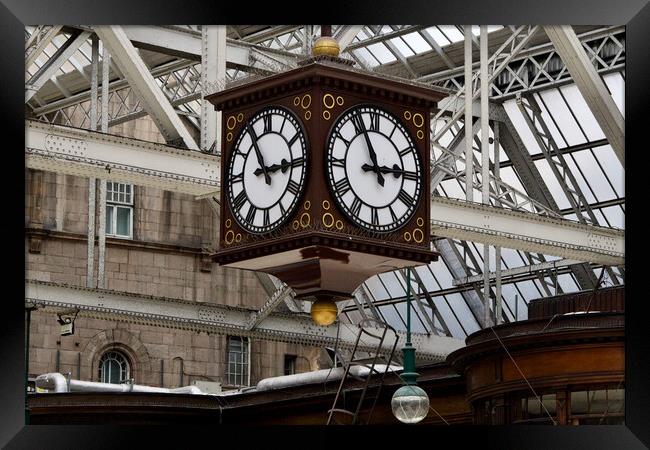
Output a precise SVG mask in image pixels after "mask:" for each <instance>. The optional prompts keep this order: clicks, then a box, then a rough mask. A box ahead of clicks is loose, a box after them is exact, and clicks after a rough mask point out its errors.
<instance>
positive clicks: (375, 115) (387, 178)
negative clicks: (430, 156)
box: [325, 106, 423, 233]
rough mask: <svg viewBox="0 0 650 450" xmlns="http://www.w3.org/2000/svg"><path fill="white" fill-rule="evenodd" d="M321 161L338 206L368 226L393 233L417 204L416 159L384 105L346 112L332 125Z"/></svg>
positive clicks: (408, 139) (418, 175)
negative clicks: (323, 159)
mask: <svg viewBox="0 0 650 450" xmlns="http://www.w3.org/2000/svg"><path fill="white" fill-rule="evenodd" d="M325 165H326V172H327V180H328V184H329V186H330V189H331V191H332V194H333V195H334V198H335V200H336V202H337V204H338V206H339V208H340V209H341V210H342V211H343V212H344V213H345V215H346V216H347V217H348V218H349V219H350V220H351V221H352V222H354V223H355V224H357V225H359V226H360V227H362V228H364V229H366V230H369V231H375V232H381V233H385V232H389V231H394V230H396V229H398V228H400V227H401V226H403V225H404V224H406V222H408V220H409V219H410V218H411V216H412V215H413V213H414V212H415V210H416V208H417V206H418V203H419V200H420V197H421V193H422V185H423V182H422V178H423V177H422V167H421V166H422V165H421V162H420V157H419V155H418V152H417V149H416V147H415V144H414V143H413V140H412V139H411V137H410V136H409V133H408V132H407V130H406V128H405V127H404V125H403V124H402V123H401V121H400V120H399V119H398V118H397V117H395V116H394V115H393V114H391V113H389V112H387V111H385V110H384V109H381V108H378V107H375V106H357V107H354V108H351V109H349V110H348V111H346V112H345V113H344V114H343V115H342V116H341V117H340V118H339V119H338V120H337V121H336V122H335V123H334V125H333V126H332V131H331V132H330V136H329V138H328V141H327V151H326V163H325Z"/></svg>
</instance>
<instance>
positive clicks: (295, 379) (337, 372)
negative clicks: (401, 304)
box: [226, 364, 402, 395]
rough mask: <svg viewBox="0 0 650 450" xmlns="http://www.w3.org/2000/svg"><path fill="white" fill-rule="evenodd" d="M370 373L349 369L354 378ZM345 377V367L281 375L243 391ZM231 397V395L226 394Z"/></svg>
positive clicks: (381, 367) (380, 366)
mask: <svg viewBox="0 0 650 450" xmlns="http://www.w3.org/2000/svg"><path fill="white" fill-rule="evenodd" d="M375 370H377V371H379V372H382V371H386V370H387V371H389V372H398V371H400V370H402V367H401V366H397V365H390V366H387V365H386V364H375ZM369 373H370V368H368V367H365V366H352V367H350V372H349V375H351V376H355V377H365V376H367V375H368V374H369ZM343 375H345V367H334V368H332V369H321V370H315V371H313V372H304V373H297V374H294V375H282V376H279V377H271V378H265V379H263V380H261V381H259V382H258V383H257V386H255V388H248V389H245V390H246V391H250V390H253V389H254V390H255V391H271V390H274V389H282V388H286V387H291V386H299V385H303V384H315V383H323V382H325V381H336V380H340V379H341V378H343ZM242 391H243V390H242ZM226 395H233V394H226Z"/></svg>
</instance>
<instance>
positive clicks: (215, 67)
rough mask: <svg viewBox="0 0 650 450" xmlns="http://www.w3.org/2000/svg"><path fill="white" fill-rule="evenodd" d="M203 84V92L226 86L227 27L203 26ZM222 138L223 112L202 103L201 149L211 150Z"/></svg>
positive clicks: (217, 145)
mask: <svg viewBox="0 0 650 450" xmlns="http://www.w3.org/2000/svg"><path fill="white" fill-rule="evenodd" d="M201 37H202V47H201V50H202V54H201V84H202V86H203V91H205V90H206V88H207V86H220V87H221V88H222V89H223V88H224V87H225V86H226V26H225V25H203V26H202V27H201ZM218 136H219V137H220V136H221V111H215V109H214V105H213V104H212V103H210V102H208V101H207V100H205V99H204V100H202V101H201V149H202V150H209V149H210V148H211V147H212V146H213V145H214V146H215V148H216V149H220V148H221V146H220V145H219V144H220V143H217V140H218Z"/></svg>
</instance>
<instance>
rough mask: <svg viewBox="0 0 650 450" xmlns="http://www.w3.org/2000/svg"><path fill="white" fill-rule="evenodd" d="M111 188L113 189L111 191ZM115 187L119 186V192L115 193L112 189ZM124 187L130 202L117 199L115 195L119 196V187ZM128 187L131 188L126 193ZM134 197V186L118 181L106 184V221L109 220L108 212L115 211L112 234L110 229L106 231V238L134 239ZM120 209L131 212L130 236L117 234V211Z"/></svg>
mask: <svg viewBox="0 0 650 450" xmlns="http://www.w3.org/2000/svg"><path fill="white" fill-rule="evenodd" d="M109 186H110V187H111V189H109ZM113 186H117V188H118V191H115V190H113V189H112V187H113ZM120 186H124V187H125V188H124V191H125V192H124V194H125V195H124V196H125V198H126V197H127V195H128V201H127V200H126V199H125V200H123V201H120V200H119V197H118V199H115V197H114V196H115V195H119V193H120V192H119V187H120ZM126 186H129V191H130V192H129V193H128V194H127V193H126V190H127V189H126ZM133 196H134V190H133V185H132V184H129V183H119V182H116V181H107V182H106V217H105V218H104V220H106V219H107V218H108V211H109V209H111V210H112V211H113V216H112V217H113V220H112V223H111V230H112V232H111V233H109V232H108V228H107V229H106V236H111V237H115V238H120V239H133V210H134V207H133V205H134V201H133ZM118 209H126V210H128V211H129V234H128V235H126V234H117V210H118Z"/></svg>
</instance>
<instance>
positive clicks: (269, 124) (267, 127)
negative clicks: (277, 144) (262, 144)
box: [264, 114, 273, 133]
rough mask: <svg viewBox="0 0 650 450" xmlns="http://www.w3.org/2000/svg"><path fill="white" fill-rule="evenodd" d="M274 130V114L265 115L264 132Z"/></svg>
mask: <svg viewBox="0 0 650 450" xmlns="http://www.w3.org/2000/svg"><path fill="white" fill-rule="evenodd" d="M271 131H273V116H272V115H271V114H268V115H266V116H264V133H270V132H271Z"/></svg>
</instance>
